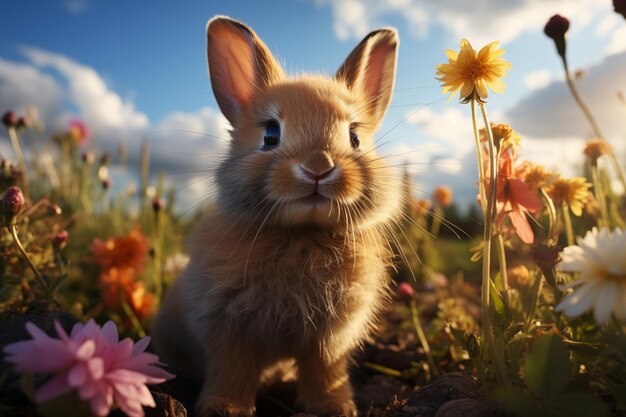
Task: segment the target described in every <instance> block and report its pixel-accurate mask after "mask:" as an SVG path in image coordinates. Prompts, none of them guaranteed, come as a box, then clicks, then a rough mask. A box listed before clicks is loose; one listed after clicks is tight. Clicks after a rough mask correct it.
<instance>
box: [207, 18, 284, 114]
mask: <svg viewBox="0 0 626 417" xmlns="http://www.w3.org/2000/svg"><path fill="white" fill-rule="evenodd" d="M207 58H208V62H209V74H210V77H211V85H212V87H213V93H214V94H215V98H216V99H217V103H218V104H219V106H220V110H222V113H223V114H224V116H226V118H227V119H228V121H229V122H230V123H231V125H233V126H237V124H238V122H239V118H240V116H241V113H242V111H243V109H245V108H246V107H247V106H249V105H250V103H251V101H252V98H253V96H254V94H255V93H256V91H258V90H263V89H265V88H266V87H267V86H268V85H270V84H272V83H274V82H276V81H278V80H280V79H282V78H283V77H284V72H283V70H282V68H281V67H280V65H278V63H277V62H276V60H275V59H274V57H273V56H272V53H271V52H270V51H269V49H268V48H267V46H265V44H264V43H263V41H261V39H259V38H258V37H257V35H256V34H255V33H254V31H253V30H252V29H250V28H249V27H248V26H246V25H245V24H243V23H241V22H239V21H236V20H233V19H231V18H228V17H225V16H216V17H214V18H213V19H211V20H209V22H208V24H207Z"/></svg>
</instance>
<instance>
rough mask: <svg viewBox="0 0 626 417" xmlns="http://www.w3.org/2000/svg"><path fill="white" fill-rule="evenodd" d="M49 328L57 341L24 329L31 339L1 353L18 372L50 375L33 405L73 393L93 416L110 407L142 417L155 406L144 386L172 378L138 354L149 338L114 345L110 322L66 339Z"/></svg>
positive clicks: (85, 327)
mask: <svg viewBox="0 0 626 417" xmlns="http://www.w3.org/2000/svg"><path fill="white" fill-rule="evenodd" d="M54 326H55V328H56V332H57V335H58V336H59V339H53V338H51V337H50V336H48V335H47V334H46V333H44V332H43V331H42V330H41V329H39V328H38V327H37V326H35V325H34V324H32V323H27V324H26V330H27V331H28V333H30V335H31V336H32V337H33V338H32V339H31V340H26V341H21V342H16V343H12V344H10V345H7V346H6V347H5V348H4V352H5V353H6V354H7V357H6V359H5V360H6V361H8V362H12V363H13V364H15V367H16V368H17V369H18V370H19V371H20V372H26V373H29V374H42V373H45V374H52V375H51V377H50V379H48V381H47V382H46V383H45V384H43V385H42V386H41V387H40V388H39V389H38V390H37V392H36V393H35V400H36V401H37V402H39V403H42V402H46V401H48V400H51V399H53V398H55V397H58V396H60V395H63V394H65V393H67V392H69V391H71V390H76V391H77V393H78V396H79V397H80V398H81V399H83V400H86V401H89V402H90V406H91V410H92V411H93V413H94V414H95V415H97V416H106V415H107V414H109V411H110V410H111V407H113V406H114V405H117V406H118V407H119V408H120V409H121V410H122V411H123V412H124V413H126V414H127V415H128V416H129V417H135V416H143V415H144V412H143V407H142V406H144V405H145V406H149V407H154V406H155V403H154V399H153V398H152V395H151V394H150V391H149V390H148V388H147V387H146V384H160V383H162V382H164V381H165V380H167V379H171V378H173V377H174V375H172V374H170V373H168V372H166V371H164V370H163V369H161V368H159V367H157V366H154V365H156V364H158V357H157V356H156V355H153V354H151V353H147V352H144V350H145V349H146V347H147V346H148V343H150V338H149V337H144V338H143V339H141V340H139V341H138V342H136V343H133V341H132V340H131V339H128V338H126V339H124V340H122V341H121V342H120V341H119V337H118V334H117V327H116V326H115V323H113V322H112V321H108V322H107V323H106V324H105V325H104V326H102V328H100V326H99V325H97V324H96V322H95V321H93V320H89V322H87V324H85V325H83V324H81V323H77V324H76V325H74V327H73V328H72V332H71V334H70V335H69V336H68V334H67V333H66V332H65V330H64V329H63V328H62V327H61V325H60V324H59V323H58V322H55V323H54Z"/></svg>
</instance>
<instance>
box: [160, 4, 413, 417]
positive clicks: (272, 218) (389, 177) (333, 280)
mask: <svg viewBox="0 0 626 417" xmlns="http://www.w3.org/2000/svg"><path fill="white" fill-rule="evenodd" d="M207 35H208V47H207V52H208V60H209V70H210V75H211V81H212V84H213V90H214V93H215V95H216V98H217V101H218V104H219V105H220V108H221V110H222V112H223V113H224V115H225V116H226V117H227V118H228V119H229V121H230V122H231V124H232V127H233V129H232V132H231V134H232V142H231V148H230V152H229V154H228V156H227V158H226V159H225V160H224V161H223V162H222V164H221V165H220V167H219V169H218V175H217V183H218V188H219V198H218V203H219V204H218V208H217V210H216V211H215V213H213V214H212V215H210V216H209V217H208V218H207V219H205V220H204V222H202V223H201V224H200V226H198V227H197V229H196V230H195V233H194V234H193V236H192V239H191V245H190V256H191V261H190V264H189V267H188V268H187V270H186V271H185V272H184V273H183V274H182V276H181V277H179V279H177V280H176V281H175V282H174V284H173V285H172V287H171V288H170V290H169V291H168V294H167V296H166V297H165V299H164V301H163V305H162V307H161V310H160V312H159V315H158V317H157V321H156V325H155V329H154V332H153V333H154V336H155V342H156V345H157V349H158V351H159V353H160V355H161V356H162V358H163V360H164V361H166V362H168V363H170V364H172V365H174V366H176V367H178V368H181V369H182V370H184V371H186V372H187V373H189V374H190V375H195V376H197V377H198V378H199V379H202V380H204V383H203V386H202V391H201V394H200V397H199V400H198V404H197V411H198V413H199V415H203V416H208V415H211V414H213V413H219V414H222V415H241V416H251V415H252V414H253V413H254V410H255V409H254V404H255V397H256V394H257V390H258V388H259V386H260V384H261V383H262V382H263V381H264V380H265V379H267V378H269V377H270V374H271V373H273V372H274V371H275V370H276V369H280V368H281V367H282V369H284V368H285V366H282V365H285V364H287V365H290V366H292V367H293V370H294V371H295V373H296V374H297V376H298V390H299V391H298V392H299V402H300V403H301V405H302V407H303V408H304V410H306V411H307V412H310V413H315V414H319V415H336V414H342V415H346V416H355V415H356V408H355V405H354V402H353V400H352V388H351V386H350V381H349V378H348V369H347V368H348V363H349V360H350V355H351V353H352V352H353V350H354V349H355V348H356V347H357V346H358V345H359V344H360V343H361V342H362V341H363V339H364V338H365V337H366V336H367V335H368V333H369V332H370V331H371V330H372V328H373V327H374V323H375V321H376V316H377V314H378V313H379V312H380V310H381V307H382V304H383V301H384V300H385V298H386V295H387V288H388V287H387V269H388V268H389V266H390V265H391V259H392V253H391V251H390V248H389V245H388V242H387V236H388V232H389V230H390V225H391V224H393V222H394V221H396V220H397V217H398V216H399V210H400V207H401V203H400V200H401V181H400V179H399V178H398V176H397V174H396V172H395V171H394V170H393V169H392V168H390V167H389V166H388V165H387V163H386V162H385V160H384V159H382V158H381V157H380V156H379V155H378V154H377V153H376V151H375V143H374V138H373V136H374V133H375V131H376V129H377V127H378V125H379V123H380V121H381V119H382V117H383V115H384V113H385V111H386V109H387V106H388V104H389V100H390V97H391V91H392V89H393V82H394V73H395V63H396V49H397V43H398V40H397V35H396V33H395V31H394V30H391V29H382V30H379V31H376V32H372V33H371V34H370V35H368V36H367V37H366V38H365V39H364V40H363V41H362V42H361V43H360V44H359V45H358V46H357V47H356V48H355V49H354V51H353V52H352V53H351V54H350V56H349V57H348V58H347V59H346V61H345V62H344V64H343V65H342V66H341V67H340V68H339V71H338V72H337V74H336V76H335V77H334V78H332V79H327V78H323V77H317V76H306V77H300V78H297V79H291V78H287V77H286V76H285V75H284V73H283V70H282V69H281V68H280V66H279V65H278V64H277V63H276V61H275V59H274V58H273V56H272V55H271V53H270V52H269V50H268V49H267V47H266V46H265V45H264V44H263V42H262V41H261V40H260V39H259V38H258V37H257V36H256V34H255V33H254V32H253V31H252V30H251V29H250V28H248V27H247V26H245V25H244V24H243V23H241V22H237V21H234V20H232V19H229V18H226V17H221V16H220V17H216V18H214V19H212V20H211V21H209V24H208V26H207ZM270 120H272V121H275V122H276V123H278V124H279V126H280V132H281V135H280V143H279V145H278V146H276V147H272V148H268V147H265V148H264V147H263V135H264V131H265V129H266V124H267V122H268V121H270ZM351 131H352V132H353V133H354V132H356V133H357V134H358V137H359V140H360V146H359V147H358V148H355V147H354V146H353V145H354V143H353V142H351V139H350V136H351V133H350V132H351Z"/></svg>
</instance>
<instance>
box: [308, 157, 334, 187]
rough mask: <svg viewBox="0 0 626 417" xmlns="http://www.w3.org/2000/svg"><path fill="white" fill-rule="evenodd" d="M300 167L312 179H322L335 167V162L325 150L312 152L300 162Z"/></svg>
mask: <svg viewBox="0 0 626 417" xmlns="http://www.w3.org/2000/svg"><path fill="white" fill-rule="evenodd" d="M300 169H301V170H302V172H303V173H304V175H306V176H307V177H308V178H310V179H312V180H313V181H319V180H322V179H324V178H326V177H328V176H329V175H330V173H331V172H333V170H334V169H335V162H334V161H333V159H332V158H331V156H330V154H329V153H328V152H326V151H322V152H314V153H312V154H310V155H309V156H307V158H306V159H305V160H304V161H303V162H302V163H301V164H300Z"/></svg>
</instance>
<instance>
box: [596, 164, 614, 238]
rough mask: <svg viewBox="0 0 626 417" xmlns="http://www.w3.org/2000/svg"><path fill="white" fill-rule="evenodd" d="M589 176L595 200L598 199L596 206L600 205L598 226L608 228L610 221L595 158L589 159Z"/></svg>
mask: <svg viewBox="0 0 626 417" xmlns="http://www.w3.org/2000/svg"><path fill="white" fill-rule="evenodd" d="M591 178H592V181H593V188H594V192H595V194H596V200H598V206H600V221H599V222H598V223H599V226H600V227H607V228H610V226H611V223H610V221H609V210H608V208H607V206H606V197H605V196H604V188H602V180H601V179H600V173H599V172H598V160H597V159H595V158H594V159H593V160H592V161H591Z"/></svg>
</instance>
